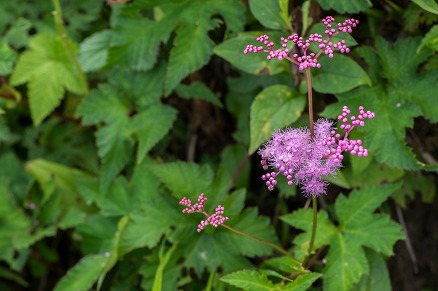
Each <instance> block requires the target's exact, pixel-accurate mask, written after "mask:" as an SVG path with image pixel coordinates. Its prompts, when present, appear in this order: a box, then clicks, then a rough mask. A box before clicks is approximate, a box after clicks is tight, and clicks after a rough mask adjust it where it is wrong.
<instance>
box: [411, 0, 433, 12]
mask: <svg viewBox="0 0 438 291" xmlns="http://www.w3.org/2000/svg"><path fill="white" fill-rule="evenodd" d="M412 2H414V3H415V4H417V5H418V6H420V7H421V8H423V9H424V10H426V11H429V12H430V13H434V14H438V4H437V3H436V1H434V0H412Z"/></svg>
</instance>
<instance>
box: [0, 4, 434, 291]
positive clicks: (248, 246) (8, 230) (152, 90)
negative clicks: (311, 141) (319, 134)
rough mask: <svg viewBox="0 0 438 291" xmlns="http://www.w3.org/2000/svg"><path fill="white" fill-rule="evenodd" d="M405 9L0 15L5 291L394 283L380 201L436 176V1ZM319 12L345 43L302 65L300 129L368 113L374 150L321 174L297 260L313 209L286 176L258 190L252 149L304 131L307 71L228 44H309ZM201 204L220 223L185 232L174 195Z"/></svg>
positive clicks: (410, 192) (55, 10)
mask: <svg viewBox="0 0 438 291" xmlns="http://www.w3.org/2000/svg"><path fill="white" fill-rule="evenodd" d="M412 2H414V3H415V4H414V3H402V4H399V3H395V4H394V3H392V2H391V3H389V2H388V3H389V4H388V5H387V6H385V11H383V10H382V9H383V8H381V7H379V6H375V7H372V3H371V2H370V1H367V0H361V1H347V0H342V1H332V0H319V1H316V2H315V1H301V2H297V3H295V2H294V5H291V3H292V2H291V1H288V0H269V1H268V0H250V1H236V0H136V1H91V0H87V1H69V0H59V1H58V0H54V1H41V3H38V5H36V3H33V2H32V1H24V0H18V1H0V260H1V263H2V265H1V267H0V278H1V279H2V282H0V289H2V290H3V289H4V290H16V289H20V290H27V289H29V290H31V289H32V288H34V287H35V286H39V287H38V288H40V289H47V290H110V291H113V290H186V289H187V290H189V289H190V290H201V289H206V290H228V289H230V290H235V289H243V290H307V289H311V290H314V289H323V290H329V291H330V290H390V289H391V288H398V289H403V287H404V286H399V285H397V284H400V283H398V281H400V280H397V277H396V276H399V274H397V273H395V271H394V270H390V269H388V267H387V265H386V260H387V259H388V257H389V256H392V255H394V254H393V247H394V244H395V242H396V241H398V240H400V239H403V238H404V233H403V232H402V231H401V227H400V226H399V225H398V224H397V223H395V222H394V221H392V220H391V219H390V217H391V209H393V207H388V204H387V202H386V201H388V200H389V199H392V200H393V201H392V203H391V204H389V205H391V206H392V205H393V203H396V204H397V205H396V206H397V207H399V206H401V207H402V208H403V209H406V211H410V209H409V207H410V205H411V202H412V200H416V202H418V203H431V202H433V201H434V199H436V198H435V193H436V181H435V179H434V176H433V172H434V171H436V170H437V167H438V166H437V165H436V162H435V160H436V157H433V154H434V151H433V150H434V148H432V149H431V146H432V147H433V145H434V144H436V139H435V136H436V134H435V131H434V127H433V124H435V123H436V122H438V109H437V108H438V103H437V102H438V101H437V100H438V99H437V98H436V95H437V94H436V87H437V81H438V74H437V72H438V70H437V68H438V61H437V60H438V59H437V57H436V54H435V52H436V51H437V50H438V48H437V39H438V36H437V25H436V24H435V23H436V19H437V16H436V15H437V14H438V6H437V5H436V3H434V1H412ZM58 3H59V5H60V6H58ZM330 11H335V12H337V13H350V14H353V13H354V14H356V13H357V14H358V15H357V16H356V15H354V17H355V18H358V19H361V23H360V24H359V29H360V32H359V31H356V30H355V31H354V32H353V33H352V34H351V35H350V34H346V33H340V34H338V35H336V36H335V37H333V39H332V41H333V42H338V41H341V40H343V39H344V40H345V41H346V44H347V45H348V46H349V47H351V48H352V52H351V54H349V55H341V54H338V53H337V52H335V57H334V58H333V59H329V58H328V57H327V56H325V55H322V56H321V58H320V59H319V61H320V63H321V65H322V66H321V68H320V69H318V70H317V69H311V70H310V71H311V74H312V81H313V83H312V88H313V89H314V94H313V96H314V98H313V101H314V115H315V116H314V117H315V119H316V118H318V116H317V115H322V116H324V117H326V118H336V117H337V115H338V114H339V113H340V110H341V108H342V106H344V105H348V106H349V107H350V109H351V111H352V113H353V112H354V113H355V110H356V109H357V107H358V106H359V105H362V106H364V107H365V109H366V110H372V111H373V112H375V113H376V117H375V119H373V120H370V121H369V122H367V124H366V126H365V127H363V128H355V130H354V131H353V132H351V133H350V135H349V137H351V138H354V139H362V140H363V145H364V146H365V147H366V148H367V149H368V150H369V155H368V156H367V157H360V158H359V157H357V156H350V155H345V158H344V160H343V166H344V167H343V168H342V169H341V170H340V171H339V173H337V175H336V176H329V177H327V180H328V182H330V183H331V184H334V185H337V186H339V187H329V194H328V196H327V197H326V198H324V197H323V199H321V200H323V201H324V203H321V206H320V208H321V209H319V212H318V213H317V222H318V223H317V226H316V237H315V241H314V243H313V245H314V246H313V249H312V250H311V251H310V254H309V246H310V244H311V243H310V240H311V233H312V219H313V216H312V212H311V211H310V210H308V209H302V208H301V205H303V204H304V203H305V202H304V200H305V199H304V198H303V197H302V195H300V194H298V193H296V192H297V191H296V189H297V188H296V187H295V186H294V187H289V186H287V183H286V181H285V180H286V179H285V178H284V177H281V178H284V179H283V180H281V179H279V181H278V183H279V185H277V186H278V189H279V191H278V192H277V190H276V191H273V192H268V191H267V190H266V187H265V185H264V182H263V181H261V180H260V179H259V176H260V171H261V166H260V163H259V158H258V157H257V154H256V152H257V149H258V148H259V147H260V146H262V144H263V143H264V142H265V141H266V140H268V139H269V138H270V137H271V136H272V133H273V132H274V131H275V130H281V129H282V128H285V127H288V126H291V127H304V126H305V127H308V126H309V124H308V122H309V118H308V115H307V113H306V112H308V111H307V106H308V103H307V98H306V92H307V84H306V83H307V82H306V76H305V74H303V72H301V71H299V70H298V68H297V67H296V65H295V64H292V63H290V62H288V61H287V60H283V61H279V60H277V59H274V60H268V59H267V54H266V53H258V54H254V53H248V54H247V55H244V54H243V50H244V49H245V47H246V45H248V44H252V45H260V43H259V42H257V41H256V38H257V37H258V36H260V35H263V34H267V35H269V37H270V41H272V42H274V49H279V48H280V47H281V38H282V37H287V36H289V35H291V34H293V33H295V32H297V33H301V32H302V31H304V32H306V34H307V35H309V34H311V33H319V34H324V31H325V29H326V28H325V27H324V25H323V24H322V23H317V22H318V19H319V18H321V17H322V15H327V13H328V12H330ZM401 11H404V12H403V13H402V12H401ZM364 15H365V16H364ZM401 15H402V16H403V19H402V20H403V24H401V23H399V22H397V21H398V20H397V19H399V18H400V16H401ZM60 16H62V18H61V17H60ZM335 16H336V18H337V20H339V19H338V18H341V19H346V18H347V17H349V16H348V15H343V16H342V17H341V16H337V15H335ZM400 21H401V20H400ZM367 33H369V35H367ZM354 37H357V41H356V40H355V39H354ZM354 46H357V47H356V48H353V47H354ZM291 49H293V51H294V52H295V48H292V47H291ZM309 50H312V51H316V50H318V47H317V46H315V45H314V44H313V45H311V46H310V48H309ZM336 100H337V102H336ZM309 150H311V149H309ZM276 188H277V187H276ZM340 188H342V189H340ZM341 192H343V193H345V194H341ZM201 193H204V194H205V195H206V197H207V198H208V201H207V202H206V204H205V212H206V213H207V214H212V213H214V211H215V209H216V207H217V206H218V205H222V206H224V208H225V210H224V214H223V215H224V216H226V217H228V218H229V219H228V220H227V221H226V223H225V225H222V226H219V227H217V228H215V227H213V226H211V225H208V226H207V227H206V228H205V229H204V230H203V231H202V232H200V233H198V232H197V231H196V230H197V224H199V223H200V221H201V220H205V219H206V217H205V213H193V214H185V213H182V209H183V206H181V205H179V204H178V201H180V200H181V198H183V197H184V196H185V197H187V198H189V199H191V201H193V203H196V200H197V197H198V195H199V194H201ZM333 201H335V202H333ZM416 205H417V204H416ZM412 216H413V217H416V216H415V215H412ZM283 222H285V223H283ZM411 223H412V224H413V223H414V222H411ZM416 223H425V222H424V221H421V222H418V221H417V222H416ZM412 224H409V225H412ZM292 227H293V228H297V229H298V230H299V231H302V232H300V233H298V234H297V232H296V231H295V230H293V229H292ZM242 233H243V235H242ZM427 235H428V236H429V237H428V238H427V239H430V240H429V241H428V243H431V242H436V239H435V238H433V235H432V234H431V233H427ZM413 239H414V240H413V241H414V243H415V242H417V241H418V239H422V240H424V238H415V237H413ZM415 239H417V240H415ZM434 239H435V241H434ZM290 242H292V245H291V243H290ZM283 246H290V249H288V250H287V251H286V250H283V249H282V247H283ZM416 248H418V246H414V249H416ZM309 255H310V256H309ZM395 255H397V254H395ZM430 257H431V259H433V256H430ZM425 263H427V262H425ZM403 267H404V268H406V267H407V266H403ZM391 279H393V281H391ZM423 281H426V280H423ZM429 287H430V286H424V288H426V289H427V288H429ZM430 288H431V287H430Z"/></svg>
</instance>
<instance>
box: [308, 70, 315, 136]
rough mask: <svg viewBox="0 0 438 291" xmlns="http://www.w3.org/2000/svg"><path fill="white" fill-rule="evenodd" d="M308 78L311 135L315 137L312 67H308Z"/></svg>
mask: <svg viewBox="0 0 438 291" xmlns="http://www.w3.org/2000/svg"><path fill="white" fill-rule="evenodd" d="M306 79H307V101H308V106H309V123H310V124H309V128H310V137H311V138H312V139H313V137H314V136H315V131H314V129H313V101H312V78H311V75H310V68H307V69H306Z"/></svg>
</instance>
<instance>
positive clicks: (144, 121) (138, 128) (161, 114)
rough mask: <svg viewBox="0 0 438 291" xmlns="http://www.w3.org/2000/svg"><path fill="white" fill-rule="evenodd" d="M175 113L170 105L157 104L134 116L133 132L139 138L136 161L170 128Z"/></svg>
mask: <svg viewBox="0 0 438 291" xmlns="http://www.w3.org/2000/svg"><path fill="white" fill-rule="evenodd" d="M176 113H177V112H176V110H175V109H173V108H172V107H170V106H166V105H163V104H158V105H155V106H150V107H148V108H147V109H146V110H144V111H142V112H140V113H139V114H137V115H136V116H134V118H133V120H132V123H133V124H132V125H133V132H134V134H135V135H136V136H137V138H138V140H139V145H138V150H137V163H141V162H142V160H143V158H144V156H145V155H146V153H147V152H148V151H149V150H150V149H151V148H152V147H153V146H154V145H155V144H156V143H157V142H158V141H159V140H160V139H162V138H163V136H165V135H166V134H167V132H168V131H169V130H170V129H171V127H172V124H173V122H174V121H175V119H176Z"/></svg>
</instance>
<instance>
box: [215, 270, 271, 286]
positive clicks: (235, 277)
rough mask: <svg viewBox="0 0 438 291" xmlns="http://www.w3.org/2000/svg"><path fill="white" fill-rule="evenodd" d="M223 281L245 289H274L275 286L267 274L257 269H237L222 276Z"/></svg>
mask: <svg viewBox="0 0 438 291" xmlns="http://www.w3.org/2000/svg"><path fill="white" fill-rule="evenodd" d="M221 280H222V281H224V282H227V283H228V284H230V285H233V286H236V287H239V288H241V289H243V290H254V291H260V290H274V288H275V286H274V283H272V281H270V280H269V279H268V277H267V276H266V274H264V273H259V272H257V271H249V270H247V271H237V272H234V273H231V274H228V275H226V276H224V277H222V278H221Z"/></svg>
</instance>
